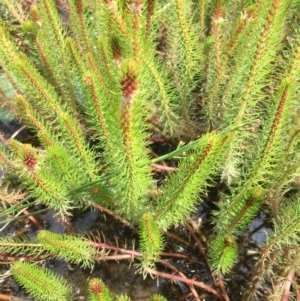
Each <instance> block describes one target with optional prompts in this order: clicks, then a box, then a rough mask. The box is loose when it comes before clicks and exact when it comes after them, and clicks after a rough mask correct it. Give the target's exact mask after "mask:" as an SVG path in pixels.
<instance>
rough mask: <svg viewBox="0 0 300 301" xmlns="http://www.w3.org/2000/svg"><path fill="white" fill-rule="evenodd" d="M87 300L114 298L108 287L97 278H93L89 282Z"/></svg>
mask: <svg viewBox="0 0 300 301" xmlns="http://www.w3.org/2000/svg"><path fill="white" fill-rule="evenodd" d="M88 300H89V301H113V300H114V298H113V297H112V294H111V292H110V290H109V289H108V287H107V286H106V285H105V284H104V282H103V281H102V280H101V279H99V278H93V279H91V280H90V282H89V293H88Z"/></svg>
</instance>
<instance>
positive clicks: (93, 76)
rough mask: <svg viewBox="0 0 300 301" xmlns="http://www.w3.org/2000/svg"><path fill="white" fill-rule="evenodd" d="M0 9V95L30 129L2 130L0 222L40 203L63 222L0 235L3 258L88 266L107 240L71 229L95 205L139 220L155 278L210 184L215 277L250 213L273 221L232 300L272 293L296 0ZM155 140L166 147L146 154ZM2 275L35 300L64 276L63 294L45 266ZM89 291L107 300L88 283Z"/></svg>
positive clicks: (298, 61) (296, 216)
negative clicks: (158, 174) (61, 230)
mask: <svg viewBox="0 0 300 301" xmlns="http://www.w3.org/2000/svg"><path fill="white" fill-rule="evenodd" d="M0 3H1V7H0V10H1V15H2V20H1V22H0V25H1V26H0V39H1V46H0V66H1V67H2V74H1V81H2V83H1V90H0V91H1V92H0V97H1V100H2V105H3V107H5V108H6V110H9V111H10V112H12V113H13V114H14V115H15V117H16V118H19V119H20V120H21V121H22V123H23V124H26V125H27V127H28V128H30V129H31V130H32V131H33V132H34V133H35V135H36V137H37V138H38V142H35V143H23V142H20V141H17V140H16V139H8V140H6V139H4V137H3V138H2V142H3V143H2V144H1V145H0V146H1V150H0V162H1V169H2V172H3V173H5V177H3V178H2V179H1V185H2V186H1V193H2V196H1V201H2V206H3V212H2V213H1V216H2V218H4V217H6V218H8V217H10V218H12V220H13V218H14V215H15V214H16V212H17V211H18V210H20V209H21V208H23V207H29V206H30V204H43V205H44V206H45V207H46V209H47V208H49V209H52V210H54V211H55V212H56V215H57V216H58V217H59V218H60V220H61V221H62V222H63V223H64V224H65V226H66V229H67V230H66V232H67V233H65V234H57V233H51V232H50V231H46V230H41V231H40V232H39V234H38V235H37V238H36V239H35V240H34V241H29V240H28V239H27V238H14V237H10V238H9V237H3V238H1V240H0V252H1V253H3V254H7V255H14V256H26V255H27V256H32V257H36V258H39V256H41V255H42V254H43V256H45V255H46V254H51V255H52V256H53V255H54V256H57V257H60V258H64V259H65V260H66V261H69V262H71V263H75V264H77V265H79V266H81V267H83V268H91V267H92V266H93V265H94V264H95V263H96V262H97V258H98V253H99V252H101V247H103V246H104V244H101V243H97V242H96V241H93V240H89V239H87V238H86V237H84V236H81V235H79V234H78V235H74V234H71V232H72V231H71V222H70V218H71V216H72V215H73V214H74V211H75V210H82V209H84V208H87V207H93V208H96V209H100V210H102V211H104V212H109V213H110V214H111V215H113V216H114V217H116V218H117V219H119V220H120V221H122V222H123V223H124V224H126V225H127V226H129V227H131V228H132V229H136V228H135V227H137V228H138V233H139V250H140V252H139V253H138V254H137V253H135V254H133V253H132V254H131V257H134V258H135V259H136V261H137V269H138V271H140V272H141V273H142V274H143V275H144V276H146V275H148V274H151V275H153V276H154V275H158V274H157V273H155V272H157V271H156V270H155V268H156V264H157V263H158V262H159V261H160V260H161V259H160V256H161V254H162V252H163V251H164V250H165V248H166V244H165V240H166V233H167V232H166V231H167V230H168V229H170V228H172V227H173V228H174V227H176V226H179V225H187V224H188V222H189V220H190V216H191V214H192V213H193V212H194V211H195V208H196V207H197V206H200V205H201V202H202V201H203V200H204V199H205V198H206V194H209V193H210V190H211V189H210V187H212V186H215V183H218V187H219V190H218V201H217V206H218V208H217V209H215V210H214V212H213V214H212V216H211V223H212V224H213V225H214V235H213V237H212V238H211V239H212V240H211V241H209V243H208V248H209V251H208V254H209V255H208V256H209V259H210V265H211V268H212V271H213V275H216V276H217V277H218V278H219V279H222V275H224V274H226V273H229V272H230V271H231V270H232V268H233V266H234V264H235V262H236V260H237V258H238V237H239V235H240V234H242V233H243V232H244V231H245V230H246V229H247V227H248V226H249V224H250V223H251V221H252V220H253V219H254V218H255V216H256V215H257V213H258V212H259V211H260V210H262V209H263V210H265V211H266V212H268V214H269V216H270V219H271V221H272V223H273V225H274V227H273V231H271V232H270V233H269V234H268V238H267V240H266V242H265V245H264V246H262V249H261V253H260V257H259V259H258V260H257V266H256V271H254V272H253V279H252V280H250V282H249V289H246V290H245V291H243V294H244V297H243V298H244V299H243V300H257V299H256V298H257V294H258V293H259V289H258V288H259V287H260V286H262V285H263V284H264V283H267V281H268V277H270V274H271V273H273V283H274V287H273V288H272V289H271V290H270V293H269V295H268V297H267V298H273V299H268V300H283V299H280V298H282V296H283V295H284V294H286V293H287V290H286V285H285V284H286V283H285V282H284V281H285V280H282V277H285V278H286V277H288V275H291V271H293V273H292V274H293V277H296V276H295V275H297V273H298V274H299V268H300V266H299V259H300V252H299V232H300V204H299V201H300V194H299V185H300V182H299V179H300V163H299V162H300V161H299V147H300V145H299V144H300V139H299V136H300V135H299V133H300V127H299V126H300V123H299V120H300V118H299V117H300V116H299V111H300V107H299V93H300V91H299V90H300V89H299V87H300V86H299V79H300V33H299V23H300V19H299V7H300V2H299V0H273V1H271V0H266V1H244V0H241V1H221V0H220V1H218V0H216V1H204V0H203V1H202V0H198V1H196V0H195V1H188V0H170V1H161V0H156V1H155V0H144V1H143V0H69V1H65V2H60V1H56V3H55V1H53V0H39V1H37V3H35V4H32V5H31V6H30V7H28V6H27V7H22V6H21V4H20V3H19V1H16V0H15V1H6V0H1V2H0ZM59 3H60V5H57V4H59ZM57 8H59V10H58V9H57ZM18 41H21V43H18ZM154 136H158V137H159V138H160V139H162V140H163V141H164V142H165V143H168V144H169V145H172V146H173V149H174V151H172V152H166V153H164V154H163V155H162V156H158V157H154V156H153V151H152V146H153V144H154V142H153V141H154V140H155V139H154ZM169 159H172V162H173V166H172V167H174V168H173V169H175V170H173V171H172V172H170V174H169V175H168V176H166V177H165V178H164V179H163V180H162V181H156V180H155V170H154V167H155V166H156V167H157V163H158V162H162V161H166V162H170V161H168V160H169ZM174 162H176V164H175V163H174ZM10 175H14V176H17V178H18V185H17V187H16V185H15V186H13V185H12V184H11V183H10V182H9V180H8V179H9V177H10ZM32 214H34V212H33V213H32ZM4 222H6V223H8V222H9V220H6V221H4ZM1 223H3V221H2V222H1ZM104 249H105V248H104ZM274 254H276V256H273V255H274ZM282 264H283V265H284V267H285V269H284V271H282V269H279V268H278V267H279V266H280V265H282ZM277 271H278V273H277ZM12 273H13V275H14V276H15V278H16V280H17V281H18V282H20V283H21V284H22V285H24V287H25V288H26V289H27V290H28V291H29V293H31V294H32V295H33V296H34V297H36V298H37V300H54V299H52V293H51V287H52V286H53V285H54V284H53V283H60V285H62V286H64V288H62V289H61V290H60V291H61V295H60V296H57V298H56V299H55V300H71V299H72V298H73V297H71V296H72V292H71V289H70V287H69V286H68V284H66V283H64V282H63V281H61V280H59V279H58V278H57V277H56V276H55V275H53V273H52V272H51V271H48V270H44V268H41V267H39V266H36V265H32V264H29V263H20V262H17V263H15V264H14V265H13V268H12ZM37 274H38V275H44V276H43V281H35V279H36V277H37V276H36V275H37ZM161 275H162V274H161ZM171 279H172V278H171ZM173 279H175V278H173ZM104 282H105V279H104ZM193 284H194V283H193ZM293 285H294V288H293ZM199 286H200V285H199ZM296 286H297V281H294V283H293V284H291V285H290V290H288V292H290V296H292V292H294V293H295V294H297V293H298V294H299V290H298V289H297V288H296ZM202 288H203V287H202ZM213 291H214V294H215V296H218V297H219V299H221V300H229V299H228V296H227V294H226V292H225V291H224V288H223V290H222V288H220V287H219V288H217V289H216V290H214V289H213ZM219 291H220V292H221V293H219ZM211 292H212V291H210V293H211ZM89 294H90V295H89V297H88V298H89V300H114V297H113V296H112V295H111V293H110V292H109V290H108V289H107V291H106V288H105V285H104V283H103V282H102V280H100V279H94V280H91V281H90V292H89ZM97 294H98V295H99V294H100V295H101V296H102V297H101V296H100V297H99V296H98V295H97ZM94 295H95V296H94ZM104 295H105V297H103V296H104ZM194 296H196V297H195V298H196V299H197V293H196V292H194ZM298 297H299V295H298ZM122 298H123V299H122ZM295 298H296V297H295ZM152 299H153V300H164V298H163V297H161V296H158V295H154V296H153V298H152ZM118 300H129V298H128V297H126V296H121V297H119V299H118ZM199 300H200V299H199Z"/></svg>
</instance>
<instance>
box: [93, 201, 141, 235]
mask: <svg viewBox="0 0 300 301" xmlns="http://www.w3.org/2000/svg"><path fill="white" fill-rule="evenodd" d="M91 205H92V206H93V207H95V208H97V209H99V210H100V211H102V212H105V213H106V214H108V215H110V216H112V217H113V218H114V219H116V220H117V221H119V222H121V223H122V224H123V225H125V226H126V227H128V228H130V229H131V230H132V231H133V232H134V233H136V234H137V233H138V230H137V228H136V227H134V226H133V225H132V224H131V223H130V222H129V221H127V220H125V219H123V218H122V217H121V216H120V215H118V214H116V213H115V212H113V211H111V210H109V209H108V208H105V207H103V206H101V205H99V204H96V203H94V202H92V203H91Z"/></svg>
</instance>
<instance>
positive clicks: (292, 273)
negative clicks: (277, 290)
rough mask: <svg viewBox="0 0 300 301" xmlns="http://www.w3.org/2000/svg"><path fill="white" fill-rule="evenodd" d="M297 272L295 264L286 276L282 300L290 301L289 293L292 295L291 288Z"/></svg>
mask: <svg viewBox="0 0 300 301" xmlns="http://www.w3.org/2000/svg"><path fill="white" fill-rule="evenodd" d="M295 273H296V268H295V267H294V266H293V267H292V268H291V269H290V270H289V273H288V275H287V276H286V280H285V283H284V286H283V288H284V290H283V295H282V296H281V299H280V300H281V301H288V300H289V295H290V290H291V285H292V282H293V281H294V276H295Z"/></svg>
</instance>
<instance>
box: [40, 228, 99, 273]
mask: <svg viewBox="0 0 300 301" xmlns="http://www.w3.org/2000/svg"><path fill="white" fill-rule="evenodd" d="M38 240H39V242H40V243H41V244H42V245H43V246H44V247H45V249H46V250H48V251H50V252H51V253H52V254H55V255H56V256H58V257H61V258H64V259H65V260H67V261H69V262H72V263H75V264H78V265H80V266H82V267H89V268H91V267H92V266H93V260H94V256H95V253H96V250H95V249H94V248H93V247H92V246H91V244H90V243H89V241H88V240H87V239H85V238H84V237H81V236H75V235H61V234H56V233H52V232H50V231H46V230H42V231H40V232H39V234H38Z"/></svg>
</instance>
